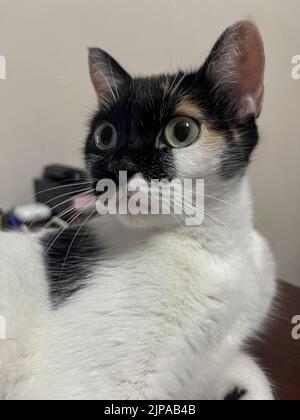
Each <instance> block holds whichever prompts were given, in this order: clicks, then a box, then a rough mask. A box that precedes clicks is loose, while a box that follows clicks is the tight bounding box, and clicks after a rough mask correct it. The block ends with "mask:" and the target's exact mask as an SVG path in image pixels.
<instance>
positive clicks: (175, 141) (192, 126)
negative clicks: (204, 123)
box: [164, 117, 200, 149]
mask: <svg viewBox="0 0 300 420" xmlns="http://www.w3.org/2000/svg"><path fill="white" fill-rule="evenodd" d="M164 134H165V141H166V142H167V144H168V146H170V147H173V148H175V149H180V148H183V147H188V146H190V145H191V144H193V143H194V142H195V141H196V140H197V139H198V137H199V135H200V126H199V124H197V123H196V122H195V121H194V120H192V119H191V118H187V117H177V118H174V119H173V120H172V121H170V122H169V124H168V125H167V126H166V128H165V132H164Z"/></svg>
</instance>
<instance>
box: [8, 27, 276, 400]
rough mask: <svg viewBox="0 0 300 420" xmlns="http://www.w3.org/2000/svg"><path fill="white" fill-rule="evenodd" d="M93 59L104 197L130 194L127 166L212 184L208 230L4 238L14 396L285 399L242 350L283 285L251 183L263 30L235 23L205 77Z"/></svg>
mask: <svg viewBox="0 0 300 420" xmlns="http://www.w3.org/2000/svg"><path fill="white" fill-rule="evenodd" d="M89 62H90V73H91V78H92V82H93V84H94V87H95V90H96V93H97V95H98V100H99V109H98V111H97V113H96V114H95V116H94V118H93V119H92V121H91V126H90V134H89V136H88V138H87V141H86V145H85V149H84V153H85V161H86V166H87V169H88V171H89V174H90V179H91V183H93V188H94V189H95V190H97V188H96V184H97V181H99V180H101V179H104V178H105V179H109V180H112V181H113V182H115V183H117V184H118V185H119V184H120V172H121V171H123V172H126V173H127V175H128V186H130V184H131V183H132V182H134V181H135V180H136V179H137V178H139V179H143V180H145V181H146V182H147V183H149V182H150V180H152V179H159V180H160V179H167V180H174V179H185V178H188V179H194V180H195V179H204V181H205V208H204V212H205V215H204V216H205V217H204V221H203V223H202V224H201V225H199V226H187V225H186V224H184V223H180V220H178V218H175V217H174V215H173V214H170V215H166V214H157V215H141V214H140V215H133V214H117V215H113V214H108V215H106V216H102V217H98V218H96V219H95V220H93V221H90V222H88V221H87V223H86V224H85V225H84V226H83V225H81V227H80V228H78V227H77V226H76V227H72V226H71V227H70V228H68V229H65V230H61V231H59V232H52V231H46V232H44V233H43V234H42V235H38V236H37V235H29V234H16V233H14V234H9V233H0V255H1V260H0V314H1V316H2V317H3V318H2V320H3V319H4V318H5V321H6V324H7V325H6V328H7V340H5V341H1V344H0V346H1V347H0V356H1V362H2V363H1V365H0V397H1V398H2V399H7V400H16V399H21V400H24V399H25V400H26V399H171V400H177V399H183V400H184V399H187V400H192V399H195V400H238V399H242V400H271V399H273V394H272V389H271V385H270V383H269V381H268V379H267V378H266V376H265V374H264V373H263V371H262V370H261V368H260V367H259V366H258V365H257V364H256V362H255V361H254V360H253V359H252V358H251V357H249V356H248V355H247V354H246V353H245V351H244V349H243V345H244V343H245V341H246V340H247V339H248V338H249V337H252V336H253V335H254V334H256V333H257V332H259V331H260V330H261V328H262V327H263V324H264V321H265V318H266V316H267V314H268V313H269V310H270V308H271V304H272V300H273V297H274V294H275V289H276V287H275V280H274V279H275V266H274V262H273V258H272V255H271V252H270V250H269V247H268V245H267V244H266V242H265V240H264V239H263V238H262V237H261V236H260V235H259V234H258V233H257V232H256V231H255V230H254V227H253V221H252V204H251V197H250V192H249V186H248V180H247V167H248V165H249V162H250V158H251V154H252V152H253V150H254V148H255V146H256V144H257V142H258V138H259V135H258V129H257V125H256V119H257V118H258V117H259V114H260V112H261V109H262V103H263V94H264V84H263V75H264V66H265V58H264V48H263V42H262V39H261V36H260V34H259V31H258V29H257V27H256V26H255V25H254V24H253V23H252V22H250V21H242V22H239V23H237V24H235V25H233V26H232V27H230V28H229V29H227V30H226V31H225V32H224V33H223V35H222V36H221V38H220V39H219V40H218V42H217V43H216V45H215V46H214V48H213V50H212V52H211V54H210V55H209V57H208V59H207V60H206V62H205V63H204V65H203V66H202V67H201V68H200V69H198V70H196V71H192V72H179V73H177V74H168V75H160V76H155V77H147V78H132V77H131V76H130V75H129V74H128V73H127V72H126V71H125V70H124V69H123V68H122V67H121V66H120V65H119V64H118V63H117V62H116V61H115V60H114V59H113V58H112V57H111V56H110V55H108V54H107V53H106V52H104V51H102V50H99V49H96V48H95V49H94V48H93V49H91V50H90V55H89ZM119 187H120V188H123V187H124V186H123V185H119ZM96 194H97V195H98V196H99V195H100V194H99V192H98V191H96ZM73 220H74V219H73Z"/></svg>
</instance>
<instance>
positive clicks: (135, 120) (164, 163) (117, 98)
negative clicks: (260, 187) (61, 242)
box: [85, 21, 265, 224]
mask: <svg viewBox="0 0 300 420" xmlns="http://www.w3.org/2000/svg"><path fill="white" fill-rule="evenodd" d="M89 62H90V73H91V78H92V82H93V84H94V87H95V90H96V93H97V96H98V101H99V109H98V112H97V113H96V114H95V116H94V118H93V119H92V122H91V128H90V134H89V136H88V139H87V143H86V148H85V158H86V163H87V167H88V170H89V172H90V175H91V176H92V178H93V179H94V180H101V179H104V178H105V179H107V178H108V179H112V180H114V181H115V182H116V183H118V181H119V173H120V171H127V173H128V179H129V181H130V180H132V179H135V178H136V177H139V178H143V179H145V180H146V181H147V182H150V180H152V179H155V180H157V179H159V180H160V179H169V180H173V179H184V178H187V179H204V181H205V184H206V185H207V188H208V189H209V192H210V194H214V192H215V191H214V188H215V189H216V191H220V190H222V188H226V186H228V184H230V182H231V181H232V180H236V179H240V178H241V177H242V176H243V175H244V173H245V169H246V168H247V166H248V164H249V160H250V156H251V153H252V151H253V149H254V148H255V146H256V144H257V141H258V130H257V126H256V119H257V117H258V116H259V114H260V112H261V109H262V103H263V94H264V85H263V76H264V67H265V58H264V47H263V42H262V38H261V36H260V33H259V31H258V29H257V27H256V26H255V25H254V24H253V23H252V22H250V21H242V22H239V23H237V24H235V25H233V26H232V27H230V28H228V29H227V30H226V31H225V32H224V33H223V35H222V36H221V37H220V39H219V40H218V41H217V43H216V45H215V46H214V48H213V50H212V52H211V54H210V55H209V57H208V59H207V60H206V62H205V63H204V65H203V66H202V67H200V68H199V69H197V70H196V71H192V72H178V73H177V74H164V75H160V76H154V77H145V78H132V77H131V76H130V75H129V74H128V73H127V72H126V71H125V70H124V69H123V68H122V67H121V66H120V65H119V64H118V63H117V62H116V61H115V60H114V59H113V58H112V57H111V56H110V55H109V54H107V53H106V52H104V51H102V50H100V49H96V48H93V49H90V56H89ZM125 219H126V218H124V220H125ZM140 220H143V223H144V222H145V220H146V218H145V217H142V216H140ZM126 222H128V219H126ZM134 223H135V224H136V223H137V218H135V220H134ZM143 223H142V224H143ZM148 223H149V219H147V222H146V224H148Z"/></svg>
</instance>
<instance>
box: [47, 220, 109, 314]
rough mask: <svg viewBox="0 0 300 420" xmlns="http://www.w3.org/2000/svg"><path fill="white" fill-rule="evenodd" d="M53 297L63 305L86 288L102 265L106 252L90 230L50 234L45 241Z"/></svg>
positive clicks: (72, 230) (77, 229) (72, 229)
mask: <svg viewBox="0 0 300 420" xmlns="http://www.w3.org/2000/svg"><path fill="white" fill-rule="evenodd" d="M42 244H43V248H44V250H45V254H44V257H45V261H46V269H47V274H48V280H49V287H50V295H51V299H52V302H53V304H54V306H59V305H61V304H62V303H64V302H65V301H66V299H68V298H70V297H71V296H72V295H73V294H74V293H76V292H78V291H79V290H80V289H82V288H84V287H86V285H87V279H88V276H89V274H91V273H92V272H93V268H94V267H95V266H96V264H97V262H99V258H100V257H101V252H102V249H101V247H100V246H99V244H98V240H97V239H96V237H95V235H94V234H93V233H92V232H91V230H90V229H89V228H87V227H85V228H83V229H81V230H80V231H79V227H74V228H69V229H66V230H65V231H63V232H61V234H60V232H59V231H58V232H57V231H56V232H54V233H51V234H47V235H46V236H45V237H44V238H43V239H42Z"/></svg>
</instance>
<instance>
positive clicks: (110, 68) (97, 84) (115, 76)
mask: <svg viewBox="0 0 300 420" xmlns="http://www.w3.org/2000/svg"><path fill="white" fill-rule="evenodd" d="M89 67H90V75H91V80H92V83H93V85H94V88H95V91H96V94H97V96H98V99H99V102H100V103H102V102H111V101H113V100H115V101H116V100H117V99H118V98H119V96H120V92H119V89H120V88H121V86H122V85H123V86H124V84H130V82H131V77H130V76H129V74H128V73H127V72H126V71H125V70H124V69H123V68H122V67H121V66H120V64H119V63H117V61H116V60H115V59H114V58H112V57H111V56H110V55H109V54H108V53H107V52H105V51H103V50H100V49H99V48H89Z"/></svg>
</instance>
